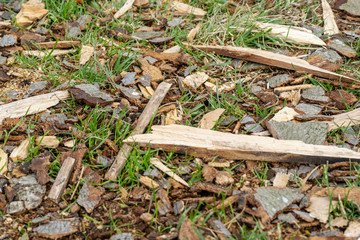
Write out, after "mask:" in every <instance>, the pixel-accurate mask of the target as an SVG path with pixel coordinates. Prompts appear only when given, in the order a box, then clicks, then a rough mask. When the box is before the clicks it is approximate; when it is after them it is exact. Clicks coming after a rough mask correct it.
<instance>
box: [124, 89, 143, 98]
mask: <svg viewBox="0 0 360 240" xmlns="http://www.w3.org/2000/svg"><path fill="white" fill-rule="evenodd" d="M119 89H120V91H121V93H122V94H124V95H125V96H126V97H127V98H130V99H140V97H141V94H140V93H139V92H138V91H137V89H136V88H134V87H123V86H119Z"/></svg>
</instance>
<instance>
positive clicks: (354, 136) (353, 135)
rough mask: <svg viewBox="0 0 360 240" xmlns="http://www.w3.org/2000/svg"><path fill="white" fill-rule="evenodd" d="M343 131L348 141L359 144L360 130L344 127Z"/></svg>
mask: <svg viewBox="0 0 360 240" xmlns="http://www.w3.org/2000/svg"><path fill="white" fill-rule="evenodd" d="M342 132H343V133H344V135H343V136H344V138H345V141H346V142H347V143H350V144H351V145H354V146H355V145H358V144H359V141H360V140H359V136H360V132H359V131H356V130H355V129H354V128H352V127H348V128H343V129H342Z"/></svg>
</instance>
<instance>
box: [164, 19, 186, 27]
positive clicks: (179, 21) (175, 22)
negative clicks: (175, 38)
mask: <svg viewBox="0 0 360 240" xmlns="http://www.w3.org/2000/svg"><path fill="white" fill-rule="evenodd" d="M183 22H184V20H182V19H181V18H174V19H173V20H171V21H169V22H168V23H167V25H168V26H169V27H177V26H179V25H180V24H182V23H183Z"/></svg>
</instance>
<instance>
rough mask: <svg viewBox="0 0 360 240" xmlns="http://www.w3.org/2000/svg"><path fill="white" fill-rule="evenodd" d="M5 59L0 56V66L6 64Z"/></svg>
mask: <svg viewBox="0 0 360 240" xmlns="http://www.w3.org/2000/svg"><path fill="white" fill-rule="evenodd" d="M6 60H7V57H3V56H0V66H2V65H4V64H5V63H6Z"/></svg>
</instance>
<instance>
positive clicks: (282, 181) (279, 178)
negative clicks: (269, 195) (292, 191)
mask: <svg viewBox="0 0 360 240" xmlns="http://www.w3.org/2000/svg"><path fill="white" fill-rule="evenodd" d="M289 179H290V174H287V173H281V172H278V173H276V176H275V179H274V184H273V186H274V187H277V188H285V187H286V185H287V184H288V182H289Z"/></svg>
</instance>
